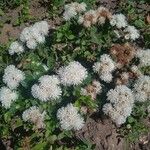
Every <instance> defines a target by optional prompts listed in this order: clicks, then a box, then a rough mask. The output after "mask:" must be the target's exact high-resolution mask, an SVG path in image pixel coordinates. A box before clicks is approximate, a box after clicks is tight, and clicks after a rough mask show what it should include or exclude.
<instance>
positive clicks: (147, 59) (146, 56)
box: [136, 49, 150, 67]
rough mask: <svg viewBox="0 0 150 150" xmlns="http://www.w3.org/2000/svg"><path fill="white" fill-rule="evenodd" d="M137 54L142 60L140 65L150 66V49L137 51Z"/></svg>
mask: <svg viewBox="0 0 150 150" xmlns="http://www.w3.org/2000/svg"><path fill="white" fill-rule="evenodd" d="M136 56H137V57H138V58H139V60H140V64H139V67H146V66H150V49H146V50H139V51H137V54H136Z"/></svg>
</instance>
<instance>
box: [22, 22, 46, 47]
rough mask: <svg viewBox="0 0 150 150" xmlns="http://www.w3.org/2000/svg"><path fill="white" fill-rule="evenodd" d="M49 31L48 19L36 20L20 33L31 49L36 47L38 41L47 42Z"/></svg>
mask: <svg viewBox="0 0 150 150" xmlns="http://www.w3.org/2000/svg"><path fill="white" fill-rule="evenodd" d="M48 31H49V25H48V23H47V22H46V21H40V22H36V23H35V24H34V25H32V26H30V27H26V28H24V30H23V31H22V32H21V34H20V40H21V41H22V42H23V43H26V45H27V47H28V48H29V49H35V48H36V46H37V44H38V43H44V42H45V36H46V35H48Z"/></svg>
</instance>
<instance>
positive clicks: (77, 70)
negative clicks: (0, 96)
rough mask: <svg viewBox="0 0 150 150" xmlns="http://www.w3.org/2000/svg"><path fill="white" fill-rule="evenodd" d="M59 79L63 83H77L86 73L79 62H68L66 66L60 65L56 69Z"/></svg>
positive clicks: (68, 84)
mask: <svg viewBox="0 0 150 150" xmlns="http://www.w3.org/2000/svg"><path fill="white" fill-rule="evenodd" d="M57 73H58V75H59V77H60V81H61V83H62V84H63V85H66V86H70V85H78V84H81V83H82V81H83V80H84V79H85V78H86V77H87V75H88V73H87V70H86V68H84V67H83V66H82V65H81V64H80V63H79V62H77V61H73V62H70V63H69V65H68V66H65V67H61V68H60V69H59V70H58V72H57Z"/></svg>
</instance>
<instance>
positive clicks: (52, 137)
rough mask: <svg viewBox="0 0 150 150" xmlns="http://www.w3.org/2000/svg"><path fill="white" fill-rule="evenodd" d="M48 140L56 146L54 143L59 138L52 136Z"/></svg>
mask: <svg viewBox="0 0 150 150" xmlns="http://www.w3.org/2000/svg"><path fill="white" fill-rule="evenodd" d="M48 139H49V142H50V143H51V144H54V142H55V141H56V140H57V136H56V135H52V136H50V137H49V138H48Z"/></svg>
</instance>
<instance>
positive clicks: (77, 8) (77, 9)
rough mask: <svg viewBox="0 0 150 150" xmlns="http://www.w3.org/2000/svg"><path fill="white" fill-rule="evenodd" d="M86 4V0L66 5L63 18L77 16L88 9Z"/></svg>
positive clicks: (67, 18) (68, 18)
mask: <svg viewBox="0 0 150 150" xmlns="http://www.w3.org/2000/svg"><path fill="white" fill-rule="evenodd" d="M86 7H87V6H86V4H85V3H84V2H82V3H77V2H73V3H70V4H67V5H65V8H64V9H65V11H64V13H63V18H64V19H65V20H70V19H71V18H73V17H75V16H76V15H77V13H81V12H84V11H85V10H86Z"/></svg>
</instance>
